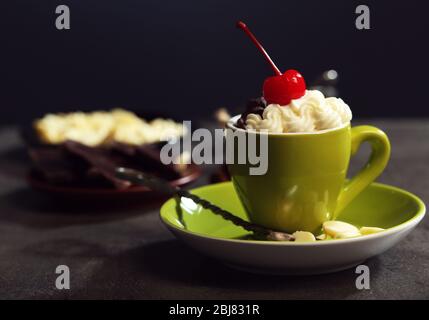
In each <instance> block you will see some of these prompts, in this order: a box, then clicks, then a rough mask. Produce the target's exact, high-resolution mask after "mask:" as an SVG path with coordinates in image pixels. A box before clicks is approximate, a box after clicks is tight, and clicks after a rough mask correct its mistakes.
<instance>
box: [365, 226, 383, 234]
mask: <svg viewBox="0 0 429 320" xmlns="http://www.w3.org/2000/svg"><path fill="white" fill-rule="evenodd" d="M381 231H384V229H383V228H377V227H362V228H360V229H359V232H360V234H361V235H363V236H364V235H367V234H373V233H377V232H381Z"/></svg>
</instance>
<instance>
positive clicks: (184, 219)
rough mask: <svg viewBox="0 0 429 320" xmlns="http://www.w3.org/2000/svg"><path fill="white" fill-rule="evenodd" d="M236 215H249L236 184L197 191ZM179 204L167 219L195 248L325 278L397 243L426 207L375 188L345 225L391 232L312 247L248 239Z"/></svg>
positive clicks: (237, 262) (231, 261)
mask: <svg viewBox="0 0 429 320" xmlns="http://www.w3.org/2000/svg"><path fill="white" fill-rule="evenodd" d="M192 192H193V193H195V194H197V195H199V196H200V197H201V198H203V199H206V200H208V201H210V202H212V203H214V204H216V205H218V206H220V207H222V208H224V209H226V210H228V211H230V212H232V213H234V214H236V215H237V216H240V217H241V218H243V219H246V214H245V212H244V209H243V207H242V206H241V203H240V201H239V199H238V197H237V194H236V193H235V190H234V187H233V185H232V183H231V182H224V183H218V184H213V185H208V186H204V187H201V188H197V189H194V190H192ZM177 207H178V206H177V203H176V200H175V199H170V200H168V201H167V202H166V203H165V204H164V205H163V206H162V208H161V220H162V221H163V222H164V224H165V225H166V226H167V227H168V228H169V229H170V230H171V231H172V232H173V233H174V234H175V235H176V237H177V238H179V239H180V240H182V241H184V242H185V243H186V244H188V245H189V246H190V247H192V248H194V249H195V250H197V251H199V252H201V253H203V254H204V255H206V256H210V257H212V258H215V259H218V260H220V261H222V262H223V263H225V264H227V265H230V266H232V267H234V268H237V269H241V270H245V271H250V272H256V273H267V274H321V273H329V272H335V271H339V270H343V269H347V268H351V267H353V266H356V265H358V264H360V263H362V262H363V261H365V260H366V259H368V258H370V257H373V256H375V255H378V254H380V253H382V252H384V251H386V250H387V249H389V248H391V247H392V246H394V245H395V244H397V243H398V242H399V241H400V240H401V239H402V238H404V237H405V236H406V235H407V234H408V233H409V232H410V231H411V230H412V229H413V228H414V227H416V225H417V224H418V223H419V222H420V220H421V219H422V218H423V216H424V214H425V205H424V203H423V202H422V201H421V200H420V199H419V198H418V197H417V196H415V195H413V194H411V193H409V192H407V191H404V190H401V189H399V188H395V187H392V186H388V185H384V184H379V183H373V184H371V185H370V186H369V187H368V188H367V189H366V190H364V191H363V192H362V193H361V194H360V195H359V196H358V197H356V199H355V200H353V202H352V203H351V204H350V205H349V206H348V207H347V208H346V209H345V210H344V212H343V213H342V214H341V216H340V218H339V220H341V221H345V222H348V223H351V224H354V225H356V226H358V227H360V226H372V227H380V228H385V229H386V230H385V231H383V232H380V233H376V234H371V235H366V236H362V237H357V238H350V239H341V240H327V241H316V242H309V243H296V242H274V241H256V240H246V237H248V236H249V232H247V231H246V230H244V229H242V228H241V227H238V226H236V225H234V224H232V223H231V222H229V221H226V220H224V219H223V218H221V217H220V216H218V215H215V214H213V213H212V212H210V211H209V210H206V209H203V208H202V207H200V206H199V205H197V204H195V203H194V202H193V201H192V200H190V199H187V198H182V200H181V203H180V210H178V209H177Z"/></svg>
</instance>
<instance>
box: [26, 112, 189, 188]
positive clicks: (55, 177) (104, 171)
mask: <svg viewBox="0 0 429 320" xmlns="http://www.w3.org/2000/svg"><path fill="white" fill-rule="evenodd" d="M114 112H117V113H118V114H119V113H120V116H121V117H122V116H123V119H120V121H124V122H123V123H122V124H121V126H119V125H117V124H115V119H114V118H112V117H110V116H109V113H108V112H95V113H88V114H84V113H70V114H64V115H62V114H58V115H49V116H45V117H44V118H42V119H39V120H36V121H35V123H34V124H33V126H32V127H31V128H27V130H25V132H24V139H25V141H26V142H27V146H28V151H29V155H30V158H31V160H32V172H31V176H32V177H34V178H36V179H39V180H41V181H45V182H47V183H50V184H52V185H56V186H66V187H82V188H111V189H127V188H129V187H130V183H129V182H126V181H122V180H119V179H117V178H116V177H115V176H114V170H115V168H117V167H119V166H123V167H129V168H133V169H136V170H140V171H143V172H147V173H150V174H153V175H156V176H158V177H160V178H163V179H165V180H168V181H177V180H178V179H181V178H183V177H185V176H187V175H189V174H190V171H192V169H193V166H191V165H188V164H186V163H185V162H187V161H186V160H187V159H185V158H186V157H187V155H186V154H182V155H181V158H180V160H181V162H180V163H178V164H168V165H165V164H163V163H162V162H161V160H160V150H161V148H162V146H163V145H164V144H165V143H167V142H165V141H160V139H158V138H162V137H161V136H160V132H161V131H162V130H163V129H167V131H168V129H169V128H170V127H171V129H172V130H171V137H172V138H175V139H177V138H180V130H179V129H180V126H181V124H178V123H175V122H174V121H172V120H163V119H160V118H157V119H155V120H153V121H151V122H147V121H145V120H144V119H142V118H138V117H137V116H135V115H134V114H132V113H130V112H128V111H125V110H119V111H118V110H115V111H114ZM99 115H101V117H99ZM48 117H49V118H48ZM67 117H70V118H73V117H74V118H78V119H79V125H78V126H76V125H75V123H73V126H71V127H70V126H69V127H67V126H66V125H65V124H64V123H65V121H66V120H64V119H63V118H67ZM85 117H89V119H90V120H91V121H90V120H88V119H86V120H85ZM93 118H94V119H96V120H97V122H96V123H95V124H96V126H95V125H93V123H92V122H93V120H94V119H93ZM43 119H45V120H46V119H48V121H45V122H43ZM73 121H75V119H73ZM80 122H82V123H83V124H80ZM105 122H108V123H105ZM151 125H152V126H153V128H152V127H151ZM61 126H62V127H61ZM81 127H82V128H81ZM93 127H94V130H96V131H97V132H96V133H97V134H99V133H100V132H101V134H103V135H104V136H102V137H101V136H97V137H96V138H97V139H96V140H95V139H94V137H88V135H89V134H91V130H93V129H92V128H93ZM60 129H61V130H60ZM67 130H69V131H70V134H72V135H73V136H76V137H78V138H79V137H81V139H80V140H81V141H75V140H72V139H69V138H68V136H67V135H68V134H69V133H68V132H67ZM80 130H81V131H80ZM109 130H110V131H109ZM115 130H116V131H115ZM127 130H128V131H129V135H130V137H129V139H128V138H127V134H128V131H127ZM154 130H156V132H152V131H154ZM57 132H61V135H60V134H57ZM81 132H82V134H81ZM53 133H55V134H53ZM152 133H153V134H152ZM59 135H60V136H59ZM139 135H140V136H139ZM145 135H146V136H145ZM115 137H120V139H119V140H121V141H117V140H116V139H115ZM77 140H79V139H77ZM94 141H95V143H94ZM145 141H147V142H146V143H145ZM140 142H143V143H141V144H139V143H140Z"/></svg>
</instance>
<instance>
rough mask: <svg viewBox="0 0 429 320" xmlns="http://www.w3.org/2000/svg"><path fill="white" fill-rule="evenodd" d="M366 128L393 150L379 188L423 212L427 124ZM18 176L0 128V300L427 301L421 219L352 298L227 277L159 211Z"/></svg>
mask: <svg viewBox="0 0 429 320" xmlns="http://www.w3.org/2000/svg"><path fill="white" fill-rule="evenodd" d="M366 122H367V123H368V124H374V125H377V126H378V127H380V128H381V129H383V130H385V131H386V132H387V134H388V135H389V137H390V139H391V143H392V147H393V148H392V158H391V161H390V163H389V166H388V168H387V170H386V171H385V173H384V174H383V175H382V176H381V177H380V178H379V181H381V182H384V183H389V184H393V185H395V186H399V187H401V188H405V189H407V190H409V191H411V192H413V193H415V194H417V195H418V196H420V197H421V198H422V199H423V201H425V202H426V203H428V201H429V120H373V121H366ZM365 153H367V150H363V151H362V152H361V153H360V155H359V156H358V157H357V158H358V159H355V160H354V161H353V162H352V169H355V168H356V167H357V166H358V165H359V162H362V161H363V158H364V157H365V156H366V154H365ZM27 167H28V162H27V160H26V157H25V150H24V147H23V145H22V143H21V141H20V139H19V136H18V133H17V130H16V129H14V128H10V127H8V128H7V127H3V128H0V298H1V299H14V298H15V299H16V298H27V299H52V298H54V299H62V298H68V299H73V298H83V299H87V298H92V299H93V298H101V299H116V298H117V299H124V298H135V299H169V298H170V299H187V298H189V299H306V298H307V299H317V298H322V299H331V298H336V299H397V298H404V299H410V298H429V245H428V228H429V218H428V217H425V218H424V220H423V221H422V222H421V223H420V225H419V226H418V227H417V229H416V230H415V231H414V232H412V233H411V234H410V235H409V236H408V237H407V238H406V239H405V240H403V241H402V242H401V243H400V244H399V245H397V246H396V247H394V248H392V249H391V250H389V251H387V252H386V253H384V254H382V255H380V256H378V257H375V258H372V259H370V260H368V261H367V262H366V264H367V265H368V266H369V267H370V271H371V289H370V290H362V291H360V290H357V289H356V287H355V279H356V274H355V273H354V269H350V270H346V271H342V272H338V273H334V274H328V275H321V276H301V277H289V276H281V277H279V276H261V275H252V274H246V273H241V272H238V271H235V270H232V269H229V268H227V267H225V266H223V265H221V264H219V263H217V262H216V261H212V260H209V259H207V258H205V257H203V256H201V255H199V254H197V253H195V252H193V251H192V250H190V249H188V248H187V247H185V246H184V245H182V244H181V243H180V242H179V241H177V240H176V239H175V238H174V237H173V236H172V235H171V234H170V233H169V232H168V230H166V228H165V227H164V226H163V225H162V224H161V222H160V220H159V218H158V207H159V204H157V203H152V204H145V205H142V206H141V207H138V208H136V207H134V208H131V209H114V208H108V209H107V208H106V209H102V210H94V209H91V208H81V207H80V208H79V209H76V208H74V207H73V206H70V205H66V204H59V203H54V202H52V201H51V200H50V199H48V198H46V197H43V196H42V195H40V194H38V193H35V192H34V191H32V190H31V189H29V188H28V186H27V185H26V182H25V179H24V176H25V172H26V170H27ZM206 181H207V180H206V179H205V178H204V177H203V178H202V179H200V181H199V182H198V183H197V184H203V183H205V182H206ZM61 264H65V265H67V266H69V268H70V272H71V289H70V290H61V291H60V290H57V289H56V288H55V279H56V277H57V275H56V274H55V268H56V267H57V266H58V265H61Z"/></svg>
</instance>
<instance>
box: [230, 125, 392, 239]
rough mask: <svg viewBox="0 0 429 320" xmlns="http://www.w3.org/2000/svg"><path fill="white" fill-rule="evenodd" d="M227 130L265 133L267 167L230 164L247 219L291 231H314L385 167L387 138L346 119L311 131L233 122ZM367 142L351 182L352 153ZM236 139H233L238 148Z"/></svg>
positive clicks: (250, 133) (387, 156)
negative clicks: (268, 129) (258, 170)
mask: <svg viewBox="0 0 429 320" xmlns="http://www.w3.org/2000/svg"><path fill="white" fill-rule="evenodd" d="M236 120H237V119H236V118H233V119H232V120H231V121H230V122H229V124H228V128H229V129H232V130H227V131H226V135H227V136H228V134H232V132H237V131H238V132H240V131H242V132H243V133H244V134H245V135H246V136H249V135H263V134H265V135H268V148H267V156H268V158H267V164H268V166H267V168H268V170H267V172H266V173H265V174H264V175H251V174H249V169H250V168H251V167H252V165H251V164H236V163H235V164H229V165H228V169H229V171H230V174H231V177H232V181H233V183H234V187H235V190H236V191H237V193H238V195H239V198H240V200H241V202H242V203H243V206H244V208H245V209H246V212H247V214H248V216H249V219H250V220H251V221H253V222H255V223H257V224H260V225H263V226H265V227H268V228H272V229H277V230H283V231H286V232H294V231H296V230H304V231H310V232H318V230H320V227H321V225H322V223H323V222H325V221H327V220H332V219H334V218H336V217H337V216H338V215H339V214H340V213H341V211H342V210H343V209H344V208H345V207H346V206H347V205H348V204H349V203H350V202H351V201H352V200H353V199H354V198H355V197H356V196H357V195H358V194H359V193H360V192H361V191H362V190H363V189H365V187H366V186H368V185H369V184H370V183H371V182H373V181H374V180H375V179H376V178H377V177H378V176H379V175H380V173H381V172H382V171H383V170H384V168H385V166H386V164H387V162H388V159H389V156H390V144H389V140H388V138H387V136H386V134H384V132H382V131H381V130H379V129H377V128H375V127H371V126H358V127H353V128H351V127H350V125H346V126H343V127H341V128H338V129H332V130H325V131H319V132H315V133H268V134H267V133H258V132H249V131H244V130H242V129H238V128H236V127H234V123H235V121H236ZM363 142H369V143H370V145H371V147H372V155H371V157H370V159H369V160H368V163H367V164H366V165H365V166H364V167H363V168H362V170H361V171H360V172H359V173H358V174H357V175H356V176H355V177H353V178H351V179H350V181H349V182H347V183H346V180H345V179H346V174H347V169H348V166H349V162H350V157H351V156H353V154H354V153H356V151H357V150H358V149H359V146H360V145H361V144H362V143H363ZM239 145H241V144H239V143H235V144H234V149H235V153H238V146H239Z"/></svg>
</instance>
